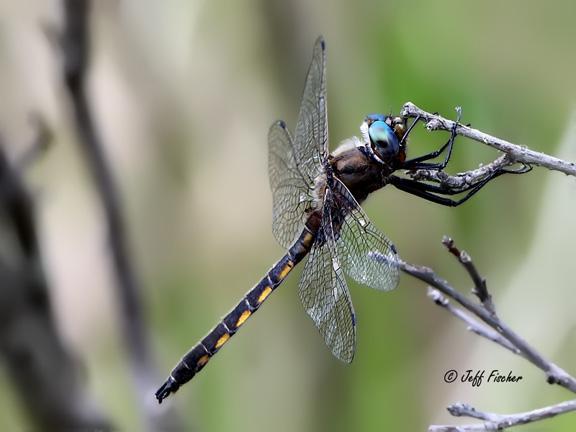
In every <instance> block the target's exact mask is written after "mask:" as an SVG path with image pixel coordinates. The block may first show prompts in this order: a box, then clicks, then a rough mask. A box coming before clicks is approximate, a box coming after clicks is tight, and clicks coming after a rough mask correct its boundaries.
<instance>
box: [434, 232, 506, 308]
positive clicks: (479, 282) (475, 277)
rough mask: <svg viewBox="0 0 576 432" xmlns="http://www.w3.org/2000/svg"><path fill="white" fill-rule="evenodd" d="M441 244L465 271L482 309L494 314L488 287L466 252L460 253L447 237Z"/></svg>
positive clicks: (452, 241)
mask: <svg viewBox="0 0 576 432" xmlns="http://www.w3.org/2000/svg"><path fill="white" fill-rule="evenodd" d="M442 244H443V245H444V246H445V247H446V249H448V251H449V252H450V253H451V254H452V255H454V256H455V257H456V258H457V259H458V261H459V262H460V264H462V266H463V267H464V268H465V269H466V271H467V272H468V275H469V276H470V279H472V282H474V290H473V291H472V292H473V293H474V294H475V295H476V297H478V299H479V300H480V301H481V302H482V304H483V305H484V307H485V308H486V309H487V310H488V312H490V313H492V314H495V313H496V310H495V308H494V303H492V296H491V295H490V293H489V292H488V286H487V285H486V279H484V278H483V277H482V276H480V273H479V272H478V269H477V268H476V266H475V265H474V263H473V262H472V258H471V257H470V255H468V253H466V251H460V250H459V249H458V248H457V247H456V246H455V245H454V240H452V239H451V238H449V237H444V238H443V239H442Z"/></svg>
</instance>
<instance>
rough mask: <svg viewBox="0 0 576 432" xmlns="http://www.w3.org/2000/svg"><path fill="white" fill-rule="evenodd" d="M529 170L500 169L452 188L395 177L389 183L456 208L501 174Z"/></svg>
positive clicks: (526, 168)
mask: <svg viewBox="0 0 576 432" xmlns="http://www.w3.org/2000/svg"><path fill="white" fill-rule="evenodd" d="M531 170H532V166H531V165H529V164H524V163H523V164H522V166H521V167H520V168H518V169H508V168H501V169H499V170H497V171H495V172H493V173H492V174H490V175H489V176H487V177H486V178H484V179H482V180H480V181H477V182H475V183H471V184H469V185H466V186H464V187H452V188H451V187H449V186H446V185H444V186H441V185H437V184H431V183H426V182H421V181H418V180H413V179H408V178H402V177H397V176H391V177H390V178H389V181H390V183H391V184H392V185H394V186H395V187H396V188H398V189H400V190H403V191H405V192H408V193H410V194H412V195H416V196H419V197H421V198H424V199H426V200H428V201H432V202H435V203H437V204H441V205H445V206H450V207H456V206H459V205H460V204H463V203H464V202H466V201H467V200H469V199H470V198H471V197H472V196H473V195H474V194H476V193H477V192H478V191H479V190H480V189H482V188H483V187H484V186H485V185H486V184H488V182H490V181H491V180H493V179H495V178H496V177H499V176H501V175H502V174H524V173H526V172H529V171H531ZM464 192H467V193H466V195H464V196H463V197H462V198H460V199H456V200H455V199H452V198H449V197H450V196H453V195H459V194H461V193H464Z"/></svg>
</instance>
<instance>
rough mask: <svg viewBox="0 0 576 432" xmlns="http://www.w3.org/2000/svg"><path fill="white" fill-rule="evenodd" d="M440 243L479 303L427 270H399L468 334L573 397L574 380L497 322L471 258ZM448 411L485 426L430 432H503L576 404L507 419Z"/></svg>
mask: <svg viewBox="0 0 576 432" xmlns="http://www.w3.org/2000/svg"><path fill="white" fill-rule="evenodd" d="M442 243H443V244H444V246H445V247H446V248H447V249H448V251H449V252H450V253H451V254H452V255H454V256H455V257H456V258H457V259H458V262H459V263H460V264H461V265H462V266H463V267H464V268H465V270H466V271H467V273H468V275H469V276H470V279H471V280H472V282H473V284H474V289H473V291H472V292H473V294H474V295H475V296H476V297H477V298H478V302H475V301H473V300H472V299H470V298H468V297H467V296H465V295H463V294H461V293H460V292H459V291H457V290H456V289H455V288H454V287H452V285H450V284H449V283H448V281H446V280H444V279H442V278H441V277H439V276H438V275H437V274H436V273H434V271H432V270H431V269H429V268H427V267H421V266H415V265H412V264H408V263H406V262H403V261H400V268H401V269H402V271H404V272H405V273H408V274H409V275H411V276H413V277H415V278H417V279H420V280H421V281H423V282H425V283H427V284H428V285H429V286H431V287H433V289H432V288H430V289H429V291H428V295H429V297H430V298H431V299H432V300H433V301H434V302H435V303H436V304H437V305H438V306H441V307H442V308H444V309H445V310H447V311H448V312H450V313H451V314H453V315H454V316H456V317H457V318H458V319H460V320H462V321H464V322H465V323H466V324H467V325H468V330H470V331H472V332H474V333H476V334H477V335H479V336H482V337H484V338H486V339H488V340H490V341H492V342H495V343H497V344H498V345H500V346H502V347H504V348H506V349H507V350H509V351H511V352H513V353H514V354H517V355H519V356H521V357H523V358H524V359H526V360H528V361H529V362H530V363H532V364H533V365H534V366H536V367H537V368H539V369H541V370H542V371H543V372H544V373H545V374H546V380H547V382H548V383H549V384H558V385H560V386H562V387H564V388H566V389H568V390H570V391H571V392H572V393H576V379H575V378H574V377H573V376H571V375H570V374H568V373H567V372H566V371H565V370H563V369H562V368H561V367H559V366H558V365H556V364H555V363H553V362H551V361H550V360H548V359H547V358H545V357H544V356H543V355H542V354H540V353H539V352H538V351H537V350H536V349H535V348H534V347H532V346H531V345H530V344H528V342H527V341H525V340H524V339H523V338H522V337H521V336H519V335H518V334H517V333H516V332H514V331H513V330H512V329H511V328H510V327H509V326H508V325H507V324H506V323H504V322H503V321H502V320H501V319H500V317H499V316H498V314H497V313H496V308H495V306H494V304H493V302H492V297H491V295H490V293H489V291H488V287H487V284H486V280H485V279H484V278H483V277H482V276H481V275H480V273H479V271H478V269H477V268H476V266H475V265H474V263H473V261H472V259H471V257H470V256H469V255H468V254H467V253H466V252H464V251H460V250H459V249H458V248H457V247H456V246H455V244H454V241H453V240H451V239H449V238H445V239H444V240H443V241H442ZM450 299H452V300H454V301H455V302H456V303H458V304H459V305H460V306H461V307H458V306H456V305H452V304H451V303H450ZM448 411H449V412H450V413H451V414H452V415H454V416H466V417H473V418H477V419H480V420H484V423H481V424H471V425H463V426H450V425H448V426H446V425H442V426H438V425H435V426H430V428H429V432H450V431H453V432H456V431H458V432H469V431H496V430H503V429H506V428H509V427H512V426H516V425H520V424H526V423H532V422H535V421H538V420H542V419H545V418H550V417H554V416H556V415H558V414H563V413H566V412H570V411H576V400H571V401H566V402H562V403H559V404H556V405H552V406H548V407H544V408H539V409H537V410H534V411H528V412H524V413H517V414H508V415H501V414H492V413H486V412H482V411H478V410H476V409H475V408H473V407H471V406H469V405H466V404H454V405H451V406H449V407H448Z"/></svg>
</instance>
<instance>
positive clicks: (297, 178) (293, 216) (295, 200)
mask: <svg viewBox="0 0 576 432" xmlns="http://www.w3.org/2000/svg"><path fill="white" fill-rule="evenodd" d="M295 154H296V152H295V148H294V141H293V140H292V137H291V135H290V133H289V132H288V130H287V129H286V124H285V123H284V122H283V121H279V122H276V123H274V124H273V125H272V127H271V128H270V131H269V133H268V176H269V178H270V188H271V190H272V232H273V233H274V237H276V240H277V241H278V243H280V245H282V246H283V247H285V248H289V247H290V246H291V245H292V243H293V241H294V239H295V238H296V236H297V235H299V234H300V233H301V232H302V229H303V225H304V222H303V215H304V212H305V211H306V209H307V208H308V207H309V206H310V205H311V203H312V195H311V193H312V190H313V189H312V188H313V185H310V184H309V180H308V179H307V178H306V177H305V175H304V174H303V173H302V171H301V170H300V167H299V166H298V163H297V162H296V159H295ZM312 182H313V180H312Z"/></svg>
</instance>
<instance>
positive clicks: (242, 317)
mask: <svg viewBox="0 0 576 432" xmlns="http://www.w3.org/2000/svg"><path fill="white" fill-rule="evenodd" d="M250 315H252V312H250V311H249V310H245V311H244V312H242V315H240V318H238V321H236V328H238V327H240V326H241V325H242V324H244V321H246V320H247V319H248V317H249V316H250Z"/></svg>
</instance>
